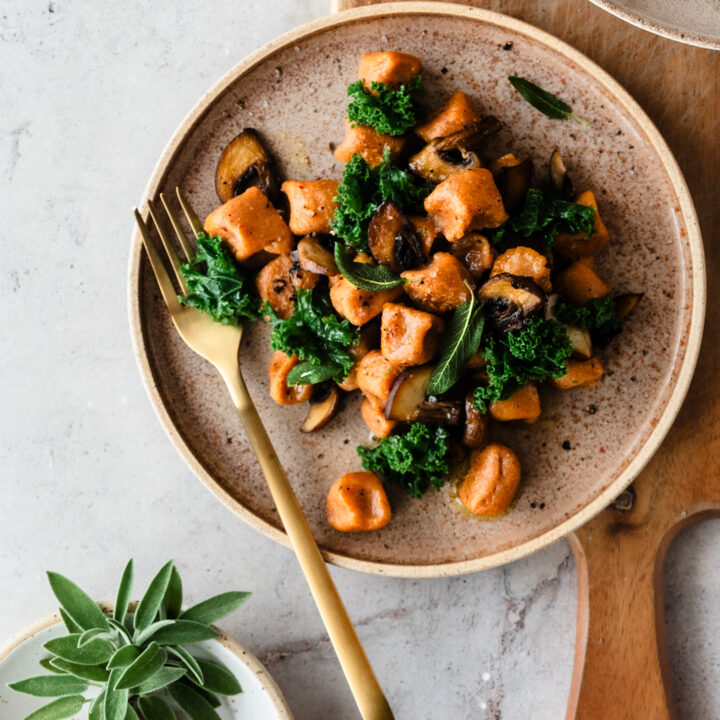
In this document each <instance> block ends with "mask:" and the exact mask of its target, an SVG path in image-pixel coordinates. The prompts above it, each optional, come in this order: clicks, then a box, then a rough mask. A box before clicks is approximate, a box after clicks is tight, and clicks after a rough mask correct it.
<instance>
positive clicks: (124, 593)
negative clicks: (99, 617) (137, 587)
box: [113, 559, 135, 623]
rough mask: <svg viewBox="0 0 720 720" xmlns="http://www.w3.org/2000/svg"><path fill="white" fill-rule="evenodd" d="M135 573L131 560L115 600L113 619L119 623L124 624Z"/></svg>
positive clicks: (124, 572)
mask: <svg viewBox="0 0 720 720" xmlns="http://www.w3.org/2000/svg"><path fill="white" fill-rule="evenodd" d="M134 572H135V570H134V566H133V561H132V559H130V560H129V562H128V564H127V565H126V566H125V569H124V570H123V574H122V577H121V578H120V585H119V586H118V591H117V598H116V600H115V610H114V611H113V618H114V619H115V620H117V621H118V622H119V623H122V622H124V620H125V616H126V615H127V610H128V605H130V595H131V593H132V586H133V576H134Z"/></svg>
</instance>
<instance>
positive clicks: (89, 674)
mask: <svg viewBox="0 0 720 720" xmlns="http://www.w3.org/2000/svg"><path fill="white" fill-rule="evenodd" d="M50 662H51V664H52V667H53V668H55V672H62V673H68V674H70V675H74V676H75V677H76V678H81V679H83V680H88V681H90V682H101V683H105V682H107V681H108V678H109V677H110V673H109V672H108V671H107V670H106V669H105V668H104V667H102V666H100V665H78V664H77V663H72V662H69V661H68V660H63V659H62V658H53V659H52V660H51V661H50Z"/></svg>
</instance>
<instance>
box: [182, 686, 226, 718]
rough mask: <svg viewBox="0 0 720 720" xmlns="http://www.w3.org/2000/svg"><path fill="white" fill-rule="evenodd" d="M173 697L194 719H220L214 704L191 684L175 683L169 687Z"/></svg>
mask: <svg viewBox="0 0 720 720" xmlns="http://www.w3.org/2000/svg"><path fill="white" fill-rule="evenodd" d="M169 692H170V695H171V696H172V699H173V700H174V701H175V702H176V703H177V704H178V705H179V706H180V707H181V708H182V709H183V710H184V711H185V712H186V713H187V714H188V715H189V716H190V717H191V718H192V720H220V716H219V715H218V714H217V713H216V712H215V710H214V709H213V707H212V705H210V703H209V702H208V701H207V700H206V699H205V698H204V697H203V696H202V695H201V694H200V693H198V692H197V691H196V690H194V689H193V688H191V687H190V686H189V685H184V684H182V683H175V685H171V686H170V688H169Z"/></svg>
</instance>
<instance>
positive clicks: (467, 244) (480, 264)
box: [450, 230, 497, 280]
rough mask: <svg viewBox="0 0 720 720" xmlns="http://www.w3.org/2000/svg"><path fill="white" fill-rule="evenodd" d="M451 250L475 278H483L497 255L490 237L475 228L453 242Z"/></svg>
mask: <svg viewBox="0 0 720 720" xmlns="http://www.w3.org/2000/svg"><path fill="white" fill-rule="evenodd" d="M450 252H451V253H452V254H453V255H454V256H455V257H456V258H457V259H458V260H459V261H460V262H461V263H462V264H463V265H464V266H465V267H466V268H467V269H468V270H469V272H470V274H471V275H472V276H473V278H474V279H475V280H480V279H482V277H483V276H484V275H485V274H486V273H487V271H488V270H490V268H491V267H492V264H493V262H495V257H496V256H497V253H496V252H495V250H494V249H493V247H492V245H490V242H489V241H488V239H487V238H486V237H485V236H484V235H482V234H481V233H479V232H477V231H475V230H473V231H472V232H469V233H467V235H463V236H462V237H461V238H460V239H459V240H456V241H455V242H454V243H451V244H450Z"/></svg>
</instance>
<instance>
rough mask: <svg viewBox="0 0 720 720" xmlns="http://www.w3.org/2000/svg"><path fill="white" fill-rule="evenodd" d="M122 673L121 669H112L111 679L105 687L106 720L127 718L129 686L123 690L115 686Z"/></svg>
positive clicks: (104, 707) (123, 719) (104, 708)
mask: <svg viewBox="0 0 720 720" xmlns="http://www.w3.org/2000/svg"><path fill="white" fill-rule="evenodd" d="M122 673H123V670H121V669H115V670H111V671H110V679H109V680H108V684H107V687H106V688H105V701H104V703H103V712H104V715H105V717H104V720H125V714H126V712H127V705H128V697H129V692H128V690H127V688H124V689H122V690H119V689H117V688H115V685H117V681H118V680H119V679H120V676H121V675H122Z"/></svg>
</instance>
